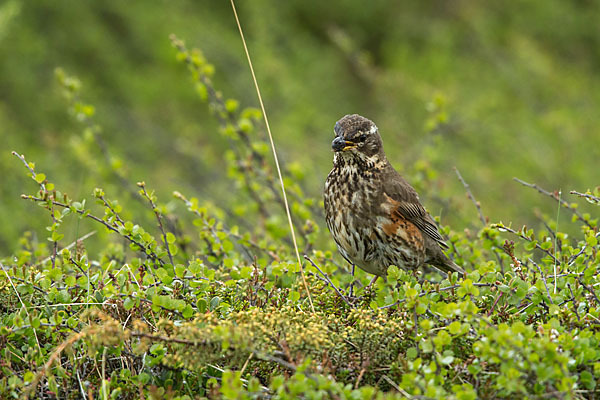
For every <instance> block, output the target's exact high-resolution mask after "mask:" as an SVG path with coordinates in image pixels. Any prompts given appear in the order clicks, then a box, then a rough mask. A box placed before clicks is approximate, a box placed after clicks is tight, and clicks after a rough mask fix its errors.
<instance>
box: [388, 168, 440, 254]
mask: <svg viewBox="0 0 600 400" xmlns="http://www.w3.org/2000/svg"><path fill="white" fill-rule="evenodd" d="M386 175H387V176H386V177H385V178H384V179H383V182H384V187H383V201H384V202H385V203H387V207H386V208H388V209H389V210H391V213H392V214H393V213H395V214H398V215H400V216H401V217H403V218H404V219H406V220H408V221H410V222H412V223H413V224H415V226H416V227H417V228H419V230H420V231H421V232H423V233H424V234H425V235H427V236H429V237H430V238H431V239H433V240H435V241H436V242H437V243H438V244H439V245H440V246H441V247H443V248H448V245H447V244H446V243H445V242H444V238H443V237H442V235H441V234H440V232H439V231H438V228H437V225H436V223H435V221H434V219H433V217H432V216H431V215H429V213H428V212H427V210H425V207H423V205H422V204H421V202H420V201H419V195H418V194H417V192H416V191H415V189H413V187H412V186H410V184H409V183H408V182H406V180H404V178H402V176H401V175H400V174H399V173H398V172H396V170H394V169H393V168H391V167H390V171H389V172H388V173H387V174H386Z"/></svg>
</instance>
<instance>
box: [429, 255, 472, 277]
mask: <svg viewBox="0 0 600 400" xmlns="http://www.w3.org/2000/svg"><path fill="white" fill-rule="evenodd" d="M434 265H435V266H436V267H437V268H438V269H440V270H441V271H444V272H445V273H447V274H449V273H450V272H458V274H459V275H460V276H465V270H464V269H462V268H461V267H459V266H458V265H456V264H455V263H454V261H452V260H451V259H449V258H448V257H444V259H442V260H440V261H439V262H438V263H436V264H434Z"/></svg>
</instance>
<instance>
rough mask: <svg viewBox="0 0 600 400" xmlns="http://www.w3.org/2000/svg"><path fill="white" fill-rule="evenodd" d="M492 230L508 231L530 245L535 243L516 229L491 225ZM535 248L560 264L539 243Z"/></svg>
mask: <svg viewBox="0 0 600 400" xmlns="http://www.w3.org/2000/svg"><path fill="white" fill-rule="evenodd" d="M491 227H492V228H494V229H498V230H499V231H501V232H502V231H506V232H510V233H512V234H513V235H517V236H518V237H520V238H521V239H524V240H526V241H528V242H530V243H533V240H532V239H530V238H528V237H527V236H525V235H523V234H522V233H521V232H517V231H515V230H514V229H512V228H510V227H508V226H504V225H501V224H493V225H491ZM535 248H536V249H538V250H541V251H543V252H544V253H545V254H546V255H548V256H549V257H550V258H552V260H554V262H558V259H557V258H556V257H555V256H554V254H552V253H550V252H549V251H548V250H545V249H543V248H542V246H540V245H539V244H538V243H537V242H536V243H535Z"/></svg>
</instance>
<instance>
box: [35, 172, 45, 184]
mask: <svg viewBox="0 0 600 400" xmlns="http://www.w3.org/2000/svg"><path fill="white" fill-rule="evenodd" d="M34 179H35V181H36V182H37V183H42V182H44V181H45V180H46V175H45V174H35V178H34Z"/></svg>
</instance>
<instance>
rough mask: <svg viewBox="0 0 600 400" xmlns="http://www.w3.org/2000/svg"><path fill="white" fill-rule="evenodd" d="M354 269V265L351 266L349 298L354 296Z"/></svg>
mask: <svg viewBox="0 0 600 400" xmlns="http://www.w3.org/2000/svg"><path fill="white" fill-rule="evenodd" d="M354 268H356V266H355V265H354V264H352V282H351V283H350V292H349V296H350V297H352V296H353V294H354Z"/></svg>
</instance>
